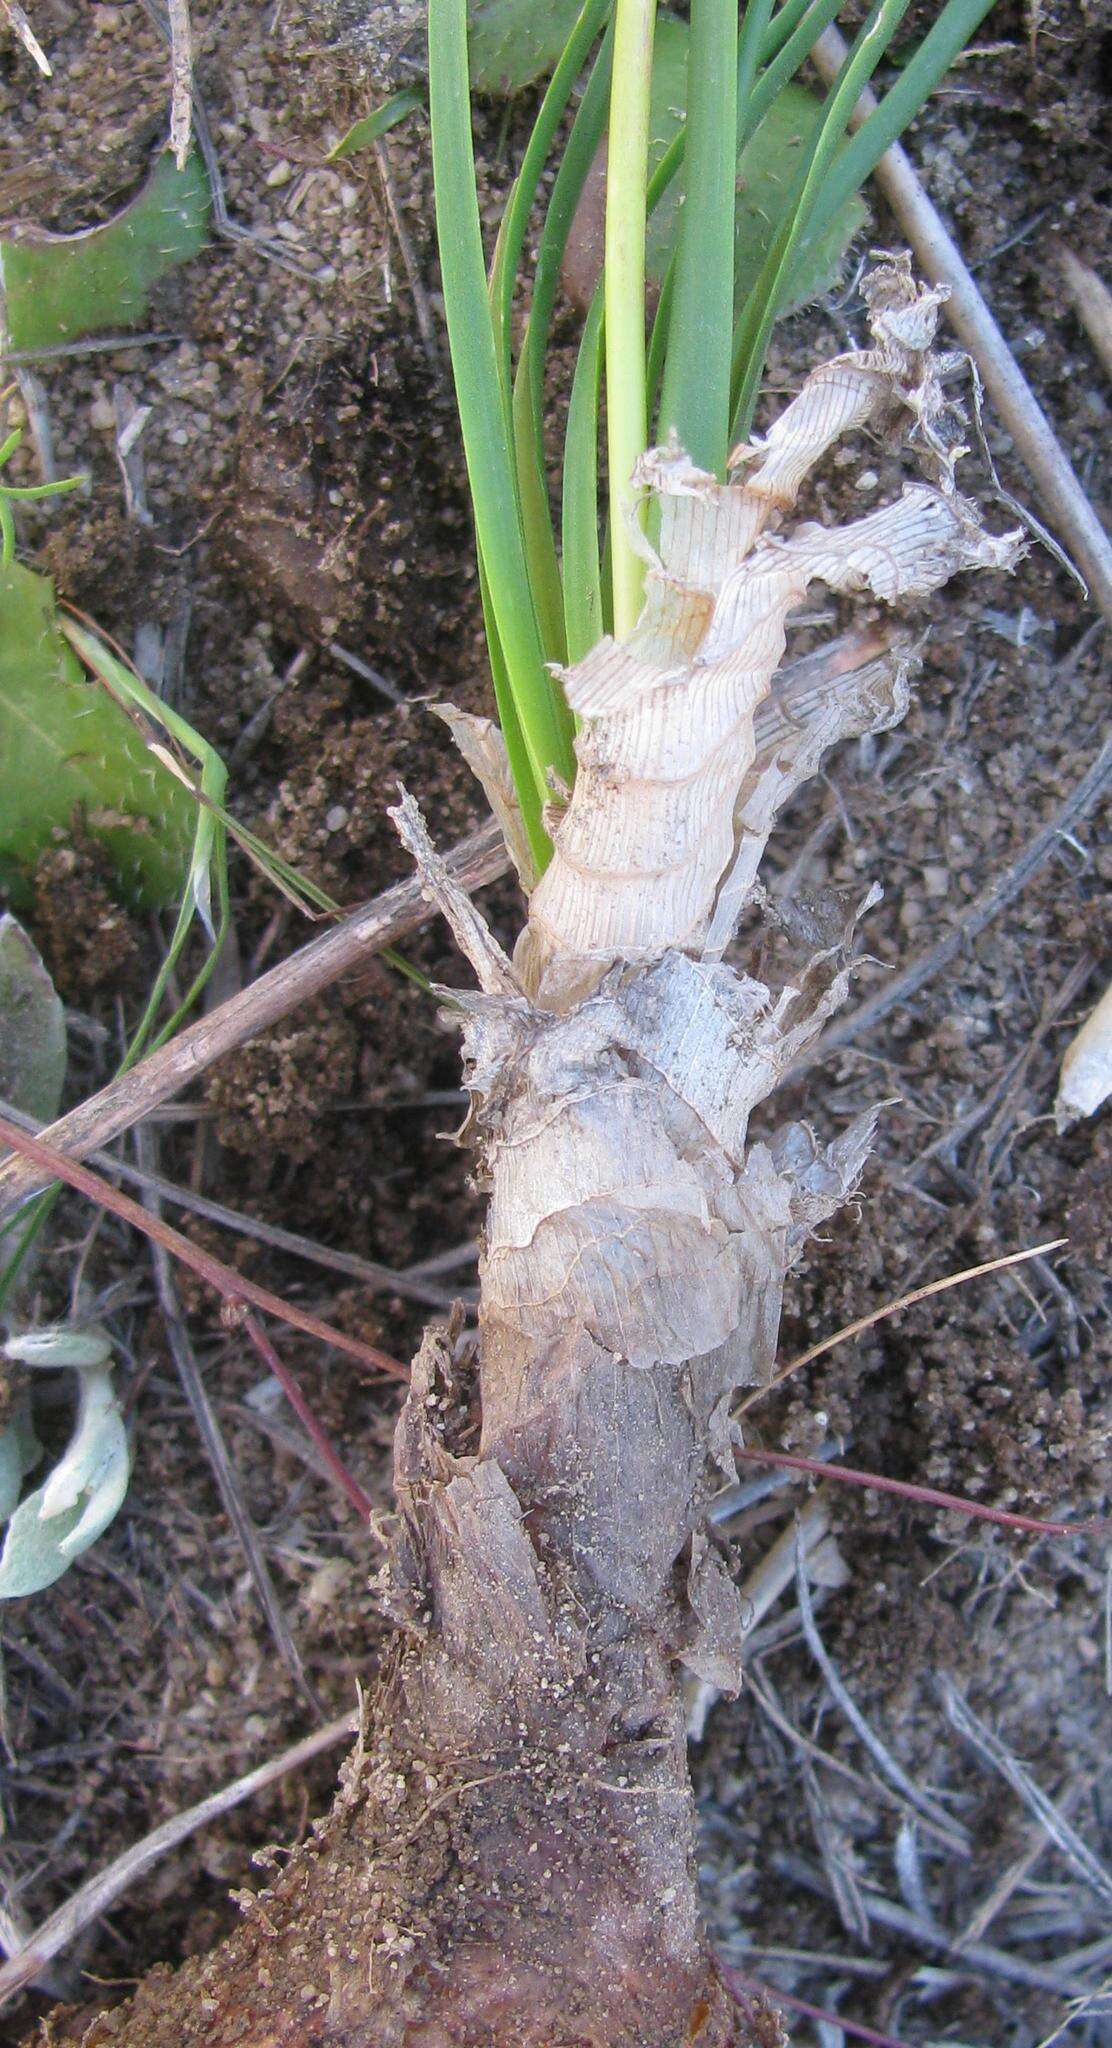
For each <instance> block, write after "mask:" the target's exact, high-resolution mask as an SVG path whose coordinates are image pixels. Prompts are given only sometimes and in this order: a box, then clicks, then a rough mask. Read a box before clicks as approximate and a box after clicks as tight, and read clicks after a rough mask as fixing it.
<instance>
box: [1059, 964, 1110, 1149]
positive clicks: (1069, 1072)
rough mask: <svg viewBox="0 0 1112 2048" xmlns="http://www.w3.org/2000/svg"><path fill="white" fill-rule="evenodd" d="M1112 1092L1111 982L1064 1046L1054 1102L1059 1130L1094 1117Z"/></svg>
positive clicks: (1066, 1129) (1064, 1129) (1067, 1128)
mask: <svg viewBox="0 0 1112 2048" xmlns="http://www.w3.org/2000/svg"><path fill="white" fill-rule="evenodd" d="M1110 1095H1112V982H1109V985H1108V987H1107V988H1106V989H1105V991H1104V994H1103V995H1102V997H1101V999H1100V1001H1099V1003H1098V1004H1097V1006H1096V1009H1095V1010H1094V1011H1093V1012H1092V1013H1091V1015H1090V1016H1088V1017H1087V1018H1086V1019H1085V1022H1084V1024H1083V1025H1082V1026H1081V1029H1080V1031H1079V1032H1078V1033H1077V1036H1076V1038H1074V1039H1072V1040H1071V1042H1070V1044H1069V1045H1068V1047H1067V1048H1066V1054H1065V1058H1064V1059H1063V1061H1062V1072H1061V1075H1060V1078H1059V1081H1058V1096H1057V1100H1056V1101H1055V1104H1054V1121H1055V1123H1056V1124H1057V1126H1058V1129H1059V1131H1068V1130H1069V1128H1070V1125H1071V1124H1075V1123H1077V1122H1078V1121H1079V1120H1080V1118H1081V1117H1084V1116H1095V1115H1096V1113H1097V1110H1098V1109H1100V1107H1101V1105H1102V1104H1103V1103H1105V1102H1107V1100H1108V1098H1109V1096H1110Z"/></svg>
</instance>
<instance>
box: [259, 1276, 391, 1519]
mask: <svg viewBox="0 0 1112 2048" xmlns="http://www.w3.org/2000/svg"><path fill="white" fill-rule="evenodd" d="M243 1327H244V1329H245V1330H246V1332H247V1335H248V1336H249V1337H250V1339H251V1342H252V1344H253V1345H254V1346H255V1349H256V1351H257V1352H258V1354H259V1357H260V1358H261V1359H262V1361H263V1363H264V1365H266V1366H267V1367H269V1369H270V1371H271V1372H272V1373H273V1374H274V1377H275V1379H276V1380H277V1382H278V1385H279V1386H280V1387H281V1389H282V1392H283V1393H284V1395H285V1397H286V1399H287V1401H288V1402H289V1404H290V1407H291V1408H292V1409H293V1412H294V1414H295V1415H296V1416H297V1418H298V1420H299V1422H300V1423H301V1424H302V1426H303V1428H304V1429H305V1430H306V1431H307V1433H308V1435H309V1436H310V1437H311V1438H312V1440H313V1442H314V1443H315V1445H316V1447H317V1449H318V1451H319V1452H320V1454H321V1457H322V1458H323V1459H324V1462H325V1464H326V1465H327V1467H328V1469H329V1471H330V1472H331V1474H332V1477H333V1479H334V1480H335V1481H336V1484H337V1486H338V1487H339V1488H340V1490H341V1492H342V1493H346V1495H347V1497H348V1499H349V1501H350V1502H351V1504H352V1506H353V1508H354V1509H355V1512H356V1514H357V1515H360V1516H361V1517H362V1519H363V1520H364V1521H365V1522H369V1521H370V1519H371V1516H372V1515H373V1513H374V1507H373V1504H372V1501H371V1498H370V1495H369V1494H366V1493H364V1491H363V1488H362V1487H361V1486H360V1484H359V1481H358V1480H357V1479H355V1478H353V1476H352V1474H351V1473H350V1472H349V1471H348V1468H347V1466H346V1465H345V1464H344V1461H343V1459H342V1458H341V1457H340V1455H339V1452H338V1451H337V1450H336V1449H335V1448H334V1446H333V1445H332V1444H331V1443H330V1442H329V1440H328V1438H327V1436H326V1435H325V1433H324V1430H323V1429H322V1428H321V1425H320V1423H319V1422H318V1420H317V1418H316V1416H315V1415H314V1414H313V1411H312V1409H311V1408H310V1406H309V1403H308V1401H307V1400H306V1399H305V1396H304V1394H303V1393H302V1391H301V1388H300V1387H299V1385H298V1383H297V1381H296V1380H295V1378H294V1376H293V1374H292V1372H291V1371H290V1369H289V1366H288V1365H283V1363H282V1361H281V1359H280V1358H279V1356H278V1353H277V1352H276V1350H275V1349H274V1346H273V1344H272V1343H271V1341H270V1338H269V1337H268V1336H267V1334H266V1331H265V1330H264V1329H263V1326H262V1324H261V1323H259V1322H257V1321H256V1320H255V1317H254V1316H253V1315H252V1314H251V1313H250V1311H249V1310H247V1311H245V1312H244V1317H243Z"/></svg>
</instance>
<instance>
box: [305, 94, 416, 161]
mask: <svg viewBox="0 0 1112 2048" xmlns="http://www.w3.org/2000/svg"><path fill="white" fill-rule="evenodd" d="M424 104H425V95H424V93H423V92H420V91H419V90H418V89H417V87H416V86H413V85H407V86H406V87H405V88H404V89H403V91H401V92H396V93H394V94H392V96H391V97H390V99H388V100H383V102H382V105H381V106H380V107H375V108H374V109H373V111H372V112H371V113H369V114H364V115H363V118H362V120H360V121H355V122H353V123H352V126H351V127H350V128H349V129H348V131H347V134H346V135H341V137H340V140H339V142H337V143H336V144H335V145H334V147H333V148H332V149H330V150H329V152H328V155H327V156H326V157H325V159H324V161H325V163H326V164H338V163H342V162H343V161H344V159H345V157H349V156H356V155H357V154H358V152H359V151H360V150H361V149H369V148H370V147H371V144H372V143H373V142H381V140H382V138H383V136H384V135H387V134H388V133H389V131H390V129H391V128H396V127H397V125H398V122H399V121H405V120H407V119H408V117H409V115H410V114H412V113H415V112H416V110H417V108H418V107H423V106H424Z"/></svg>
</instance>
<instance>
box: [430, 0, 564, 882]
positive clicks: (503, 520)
mask: <svg viewBox="0 0 1112 2048" xmlns="http://www.w3.org/2000/svg"><path fill="white" fill-rule="evenodd" d="M429 113H430V119H431V123H432V159H433V183H434V190H435V196H436V222H437V240H438V244H439V248H440V259H441V272H442V282H443V291H444V311H445V316H446V319H447V325H448V342H449V348H450V351H451V357H452V369H453V372H454V376H455V385H456V402H457V406H458V410H459V416H460V426H461V429H462V433H463V445H464V453H465V455H466V459H467V473H468V479H469V483H470V487H471V498H472V504H473V507H474V513H475V527H476V533H477V537H478V545H479V551H480V553H481V555H482V560H483V567H484V572H485V577H486V584H487V594H488V599H489V615H490V616H491V617H492V618H493V622H494V626H495V629H496V631H495V637H496V642H497V646H498V648H499V649H500V651H501V659H502V661H503V662H504V665H505V679H506V685H507V689H508V692H509V694H511V695H512V698H513V701H514V705H515V708H516V711H517V716H518V721H519V724H520V730H521V737H522V740H523V742H524V752H525V754H526V755H527V757H528V763H529V770H530V777H529V781H528V783H525V782H524V780H523V779H522V781H518V776H519V774H520V773H521V763H520V762H519V763H517V764H516V765H515V767H514V776H515V782H517V785H518V795H519V798H520V800H521V805H522V810H523V812H524V814H525V815H526V818H527V820H528V821H529V822H530V837H531V840H532V838H533V836H534V833H535V832H536V830H537V829H538V828H539V826H540V813H541V808H542V805H543V803H544V800H545V796H546V793H547V790H546V784H547V775H548V771H549V769H550V768H555V769H556V770H557V772H558V773H559V774H560V775H561V776H563V777H564V779H565V780H567V781H569V782H570V780H571V777H572V772H573V765H574V764H573V757H572V752H571V720H570V716H569V714H568V712H567V708H566V706H565V705H563V703H562V700H561V699H559V698H558V695H557V691H556V687H555V684H554V682H553V679H552V677H551V676H550V674H549V673H548V670H547V669H546V667H545V661H544V650H543V646H542V643H541V637H540V631H539V628H538V624H537V617H536V611H535V609H534V603H533V596H532V592H531V590H530V586H529V579H528V570H527V564H526V557H525V543H524V538H523V534H522V528H521V520H520V516H519V510H518V493H517V478H516V471H515V465H514V459H513V453H512V450H511V446H510V437H509V426H508V413H509V392H508V389H507V387H506V380H505V365H504V361H503V359H502V358H501V356H500V354H499V350H498V348H497V346H496V341H495V331H494V324H493V321H492V317H491V310H490V300H489V297H488V291H487V274H486V262H485V258H484V254H483V239H482V228H481V225H480V221H479V202H478V195H477V192H476V187H475V163H474V156H473V151H472V141H471V101H470V95H469V90H468V83H467V9H466V0H431V4H430V7H429ZM493 659H494V654H493V648H492V661H493ZM545 845H547V842H545ZM543 850H544V849H543V848H539V849H538V852H543ZM542 864H543V862H542Z"/></svg>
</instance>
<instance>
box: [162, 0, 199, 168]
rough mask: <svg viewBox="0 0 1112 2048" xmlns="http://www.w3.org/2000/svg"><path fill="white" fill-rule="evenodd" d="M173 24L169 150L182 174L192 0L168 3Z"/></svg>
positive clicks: (189, 110) (188, 121)
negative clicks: (172, 153)
mask: <svg viewBox="0 0 1112 2048" xmlns="http://www.w3.org/2000/svg"><path fill="white" fill-rule="evenodd" d="M166 12H167V15H168V17H169V22H170V148H171V149H172V150H173V152H174V162H175V163H176V164H177V167H178V169H179V171H184V169H185V164H186V158H187V157H188V155H189V143H190V135H191V131H192V119H193V35H192V31H191V29H190V25H189V0H166Z"/></svg>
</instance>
